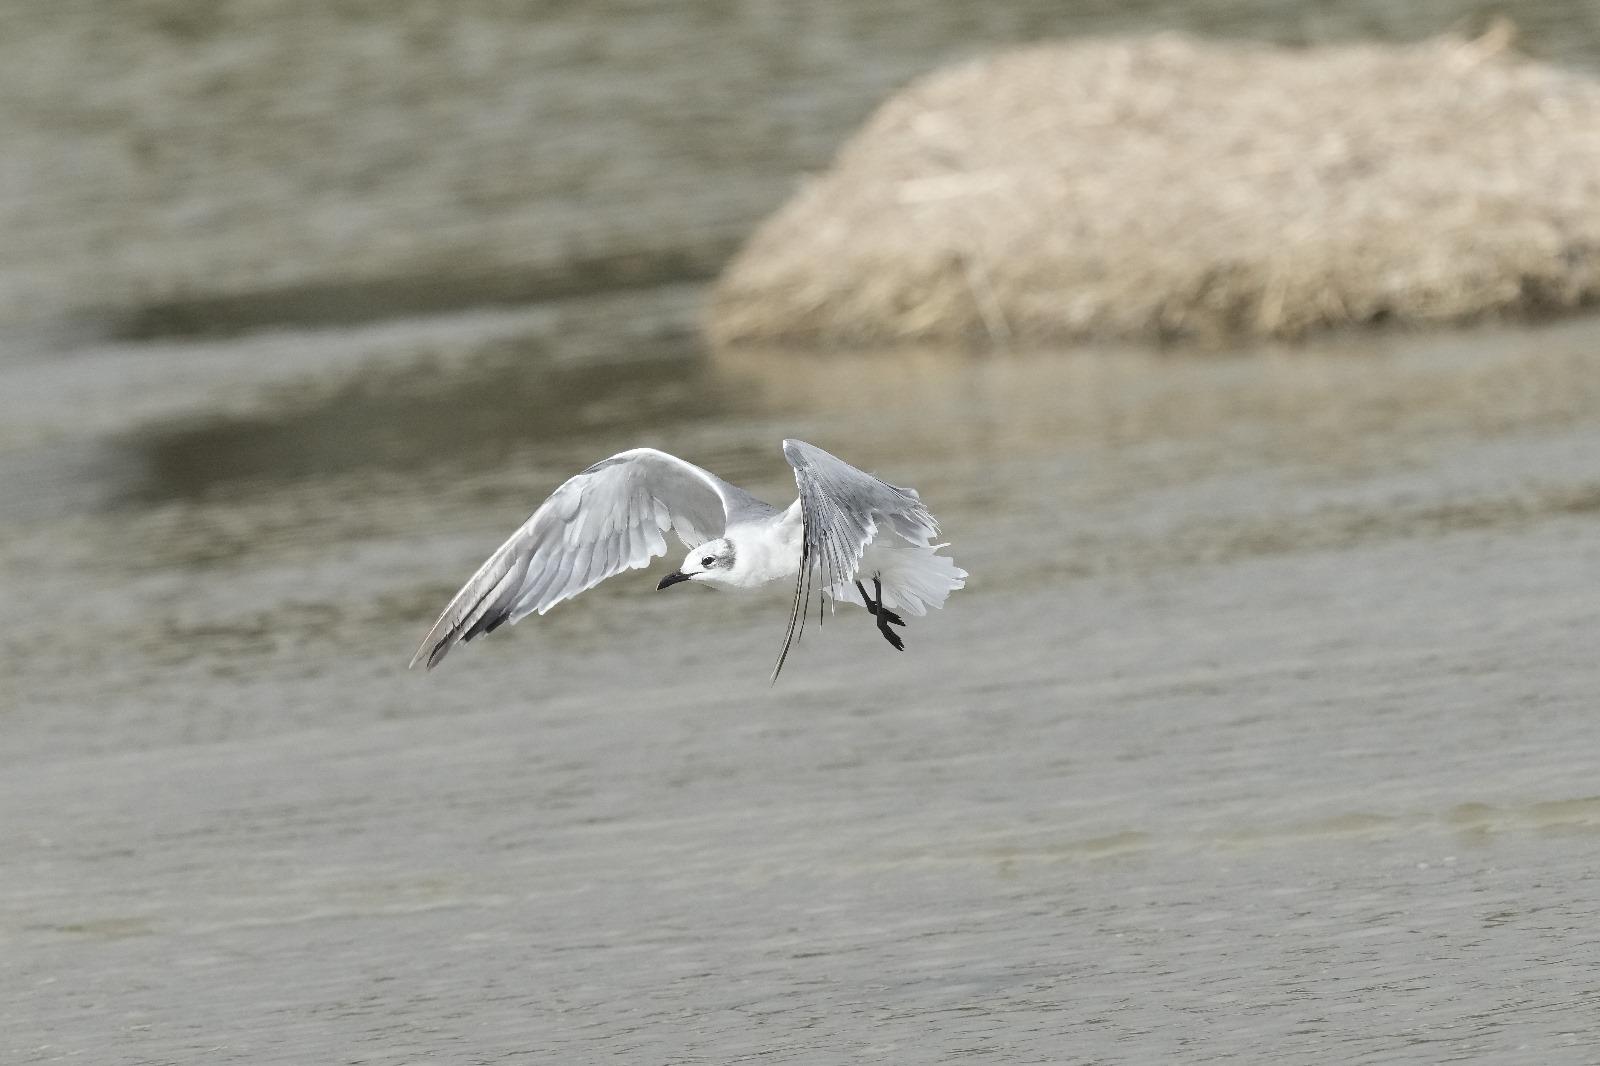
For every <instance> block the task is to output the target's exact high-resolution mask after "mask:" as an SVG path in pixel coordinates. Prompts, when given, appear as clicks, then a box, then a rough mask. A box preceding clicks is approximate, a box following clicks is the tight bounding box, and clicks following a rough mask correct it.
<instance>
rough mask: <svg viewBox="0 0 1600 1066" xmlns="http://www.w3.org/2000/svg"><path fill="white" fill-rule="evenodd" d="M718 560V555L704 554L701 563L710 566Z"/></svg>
mask: <svg viewBox="0 0 1600 1066" xmlns="http://www.w3.org/2000/svg"><path fill="white" fill-rule="evenodd" d="M716 561H717V557H716V556H715V555H707V556H704V557H703V558H701V560H700V565H701V566H710V565H711V564H712V563H714V562H716Z"/></svg>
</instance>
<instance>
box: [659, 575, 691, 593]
mask: <svg viewBox="0 0 1600 1066" xmlns="http://www.w3.org/2000/svg"><path fill="white" fill-rule="evenodd" d="M688 580H689V575H688V574H685V573H682V572H681V571H678V570H674V571H673V572H672V573H670V574H668V575H667V576H666V577H664V578H662V579H661V584H659V585H657V586H656V591H657V592H660V591H661V590H662V589H664V588H666V587H667V586H668V585H676V584H677V583H678V582H680V581H688Z"/></svg>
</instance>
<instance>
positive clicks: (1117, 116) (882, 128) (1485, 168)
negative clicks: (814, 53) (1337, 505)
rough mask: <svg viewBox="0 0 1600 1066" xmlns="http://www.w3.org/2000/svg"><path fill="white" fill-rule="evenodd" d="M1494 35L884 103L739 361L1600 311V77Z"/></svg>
mask: <svg viewBox="0 0 1600 1066" xmlns="http://www.w3.org/2000/svg"><path fill="white" fill-rule="evenodd" d="M1508 37H1509V32H1507V31H1506V30H1505V29H1502V30H1499V31H1497V32H1494V33H1491V34H1490V35H1488V36H1486V37H1484V38H1481V39H1479V40H1476V41H1470V42H1469V41H1462V40H1458V39H1451V40H1438V41H1431V42H1427V43H1424V44H1420V45H1413V46H1405V47H1398V46H1386V45H1360V46H1346V47H1330V48H1319V49H1314V50H1309V51H1296V50H1288V49H1281V48H1273V47H1266V46H1260V45H1250V44H1235V43H1214V42H1203V41H1197V40H1193V39H1187V38H1180V37H1158V38H1150V39H1139V40H1098V41H1084V42H1076V43H1070V44H1051V45H1044V46H1038V47H1031V48H1026V49H1022V50H1019V51H1013V52H1007V53H1004V54H1000V55H996V56H993V57H991V58H986V59H983V60H980V61H977V62H971V63H967V64H965V65H962V66H959V67H955V68H953V69H949V70H945V71H942V72H939V73H936V74H934V75H932V76H931V77H928V78H926V79H925V80H923V81H921V82H919V83H917V84H914V85H912V86H911V87H910V88H908V89H906V90H905V91H903V92H902V93H900V94H899V95H898V96H896V97H894V98H893V99H891V100H890V101H889V102H888V103H887V104H885V105H884V106H883V107H882V108H881V109H880V110H879V111H878V113H877V114H876V115H875V116H874V117H873V118H872V119H871V120H870V121H869V122H868V123H867V125H866V127H865V128H864V129H862V130H861V131H860V132H859V133H858V134H857V135H856V136H855V137H854V138H853V139H852V140H851V141H850V142H849V143H848V144H846V145H845V147H844V148H843V150H842V151H841V152H840V153H839V156H838V159H837V160H836V162H835V164H834V165H833V167H832V169H831V170H830V171H828V172H827V173H826V174H825V175H823V176H822V177H820V178H818V179H817V180H815V181H813V182H812V183H810V184H809V185H808V186H807V187H806V188H805V189H804V190H802V191H801V192H800V193H799V195H797V196H796V197H795V199H794V200H793V201H792V202H790V203H789V204H788V205H787V206H786V207H784V208H783V209H782V210H781V211H779V212H778V214H776V215H775V216H774V217H772V218H771V219H769V220H768V221H767V222H766V223H765V224H764V225H763V226H762V227H761V228H760V229H759V230H758V231H757V233H756V234H755V235H754V237H753V238H752V239H751V240H750V242H749V243H748V245H747V246H746V247H745V248H744V250H743V251H742V252H741V253H740V254H739V255H738V256H737V258H736V259H735V260H734V261H733V263H732V264H731V265H730V266H729V268H728V270H727V272H726V273H725V274H724V276H723V277H722V279H721V281H720V283H719V285H718V287H717V289H716V292H715V295H714V298H713V301H712V306H711V311H710V317H709V322H708V330H709V333H710V334H711V336H712V339H713V340H714V341H716V342H718V343H721V344H740V343H755V344H764V345H772V344H777V345H829V346H837V345H881V344H885V343H888V344H894V343H900V342H919V343H926V342H934V343H947V342H957V343H966V344H971V343H976V344H980V345H982V344H992V345H1000V346H1009V345H1032V344H1052V343H1061V342H1064V341H1073V340H1085V339H1107V340H1109V339H1115V340H1136V341H1157V342H1164V341H1177V340H1183V341H1198V342H1201V343H1209V344H1217V343H1224V342H1228V341H1231V340H1237V339H1241V338H1249V337H1257V338H1261V337H1269V338H1285V337H1296V336H1299V335H1302V334H1305V333H1306V332H1308V331H1312V330H1316V329H1322V328H1327V327H1338V326H1345V325H1364V324H1370V323H1377V322H1397V323H1443V322H1460V321H1466V320H1473V319H1478V318H1482V317H1487V316H1529V315H1540V314H1544V313H1547V312H1554V311H1560V310H1566V309H1570V308H1575V307H1578V306H1580V305H1583V304H1585V303H1590V302H1594V301H1596V300H1597V298H1600V83H1597V82H1595V81H1594V80H1592V79H1590V78H1586V77H1583V76H1581V75H1578V74H1575V73H1571V72H1566V71H1562V70H1558V69H1554V68H1552V67H1549V66H1545V65H1542V64H1539V63H1535V62H1532V61H1529V60H1526V59H1523V58H1520V57H1517V56H1515V55H1513V54H1511V53H1510V52H1508V51H1507V50H1506V48H1505V44H1506V41H1507V39H1508Z"/></svg>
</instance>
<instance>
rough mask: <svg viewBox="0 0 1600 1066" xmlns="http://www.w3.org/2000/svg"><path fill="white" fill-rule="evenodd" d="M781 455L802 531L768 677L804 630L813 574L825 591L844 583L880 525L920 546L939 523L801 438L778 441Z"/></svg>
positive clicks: (902, 494)
mask: <svg viewBox="0 0 1600 1066" xmlns="http://www.w3.org/2000/svg"><path fill="white" fill-rule="evenodd" d="M783 457H784V458H785V459H787V460H789V465H790V466H792V467H794V481H795V484H796V485H797V486H799V488H800V515H801V520H802V522H803V526H804V532H803V535H802V538H801V542H800V545H801V546H800V572H799V573H798V574H797V575H796V577H795V586H794V604H793V605H792V606H791V607H790V609H789V628H788V632H787V633H785V634H784V638H783V650H782V651H781V652H779V654H778V664H777V665H776V666H774V667H773V668H772V679H773V680H774V681H776V680H777V679H778V673H779V671H781V670H782V669H783V663H784V660H785V659H787V658H788V657H789V646H790V645H791V644H793V643H794V642H795V640H796V639H797V638H798V637H799V636H800V634H801V633H803V632H804V631H805V625H806V614H807V613H808V611H809V608H810V601H811V589H812V578H813V577H815V578H816V580H817V582H818V583H819V584H820V586H821V587H822V588H825V589H826V588H833V587H835V586H837V585H846V586H848V585H849V584H850V582H851V581H852V580H854V578H855V575H856V570H857V568H858V567H859V566H860V565H861V556H862V553H864V552H865V551H866V550H867V545H868V544H871V543H872V540H873V538H874V537H876V536H877V535H878V531H879V529H880V528H881V527H887V528H888V529H889V530H891V531H892V532H894V533H895V534H897V535H899V536H901V537H903V538H905V539H906V540H907V541H909V542H910V543H913V544H926V543H928V541H930V540H931V539H933V538H934V537H935V536H937V535H938V533H939V523H938V522H936V521H934V518H933V515H931V514H929V513H928V509H927V508H926V507H924V506H923V504H922V500H921V499H920V498H918V496H917V493H916V490H915V489H905V488H900V487H899V486H897V485H891V484H889V483H888V482H886V481H880V480H878V479H877V478H875V477H873V476H872V475H871V474H868V473H866V472H865V471H863V470H857V469H856V468H855V467H853V466H851V465H850V464H849V463H847V462H845V461H844V460H843V459H840V458H838V457H837V456H833V455H829V454H828V453H827V452H825V451H823V450H822V449H821V448H818V447H815V446H813V445H810V444H807V443H806V442H805V441H800V440H786V441H784V442H783ZM819 607H820V601H819ZM818 624H819V625H820V624H821V616H820V614H819V615H818Z"/></svg>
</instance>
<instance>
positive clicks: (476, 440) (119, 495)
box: [109, 337, 729, 508]
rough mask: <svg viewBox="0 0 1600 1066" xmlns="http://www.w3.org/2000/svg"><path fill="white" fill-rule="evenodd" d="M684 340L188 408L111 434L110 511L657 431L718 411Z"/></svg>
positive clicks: (721, 407)
mask: <svg viewBox="0 0 1600 1066" xmlns="http://www.w3.org/2000/svg"><path fill="white" fill-rule="evenodd" d="M728 401H729V397H728V396H727V395H726V389H724V388H722V387H721V386H720V385H719V382H718V380H717V378H716V377H715V375H714V374H713V373H712V371H711V369H710V368H709V366H708V364H707V362H706V360H705V358H704V356H703V354H702V353H701V350H700V348H699V346H698V345H697V344H696V343H695V342H694V341H693V339H692V338H690V337H675V338H670V339H668V340H666V341H664V342H659V341H658V343H657V345H656V347H655V350H653V351H652V352H651V354H650V356H649V357H648V358H638V357H633V356H630V357H627V358H618V359H610V360H608V359H597V360H585V361H577V360H563V359H559V358H556V357H553V355H552V353H551V352H550V351H549V350H548V349H547V348H546V346H545V345H543V344H541V343H539V342H537V341H530V340H527V339H522V340H517V341H507V342H499V343H496V344H494V345H491V346H489V347H487V348H486V349H485V350H484V351H483V352H482V353H481V355H479V356H477V357H475V358H474V359H473V361H472V363H471V364H470V365H469V366H467V367H465V368H462V369H457V370H454V371H451V372H449V373H443V372H436V371H434V372H430V371H428V370H426V369H421V370H419V368H417V367H414V366H408V367H392V366H389V367H374V368H370V369H368V370H365V371H363V372H362V373H361V374H360V375H359V376H357V377H356V378H354V379H353V380H351V381H348V382H346V383H345V384H343V385H341V386H339V387H338V388H336V389H334V390H332V391H327V390H321V391H319V390H316V389H314V388H307V389H306V390H304V392H303V394H302V395H301V396H298V397H296V396H294V395H293V394H291V393H286V394H285V395H284V396H283V397H282V398H281V401H280V402H279V403H276V404H273V405H270V406H269V408H268V410H266V411H265V412H263V413H252V414H249V415H244V416H215V417H202V418H196V419H186V420H184V421H180V422H173V423H163V424H158V425H154V426H149V427H144V428H141V429H139V430H137V431H135V432H133V433H130V434H128V435H126V436H124V437H122V438H121V439H119V440H117V441H115V442H114V444H113V447H114V450H115V451H116V452H117V454H118V456H119V458H120V459H124V460H126V459H130V458H131V459H132V461H131V462H129V461H120V462H118V463H117V464H115V470H116V472H117V476H118V480H119V484H118V485H117V487H116V489H115V490H114V491H113V492H112V493H111V494H110V497H109V503H110V506H111V507H112V508H122V507H130V506H132V507H138V506H147V505H152V504H158V503H165V502H169V501H194V500H200V499H205V498H207V497H210V496H213V495H216V494H226V495H230V496H234V495H239V494H248V493H250V492H252V491H266V490H271V489H275V488H280V487H282V486H284V485H285V484H288V483H292V482H296V481H303V480H308V479H324V478H328V479H331V478H336V477H341V476H343V477H348V476H349V475H352V474H360V473H362V472H364V471H372V472H374V473H376V472H380V471H381V472H385V473H390V474H392V473H400V474H406V473H411V472H415V471H418V470H422V469H425V468H429V467H440V466H445V467H455V468H459V469H486V468H490V467H492V466H495V465H496V464H497V463H500V462H503V461H505V460H506V459H507V458H508V457H509V456H511V455H513V454H516V453H517V452H519V451H520V450H523V449H525V448H526V447H528V446H530V445H547V444H552V443H556V442H559V443H560V445H561V446H562V449H563V451H564V450H566V449H567V448H568V447H573V446H576V445H575V442H582V441H584V440H586V439H587V438H590V437H601V436H605V437H611V436H615V435H616V434H617V432H618V431H619V430H622V431H625V430H628V429H637V430H639V431H644V430H646V429H648V430H649V431H651V432H657V431H660V430H661V429H663V427H666V428H670V427H673V426H677V425H681V424H683V423H685V422H692V421H696V420H703V419H707V418H710V417H712V416H714V415H716V414H717V413H719V412H722V411H725V410H726V409H727V407H728Z"/></svg>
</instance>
